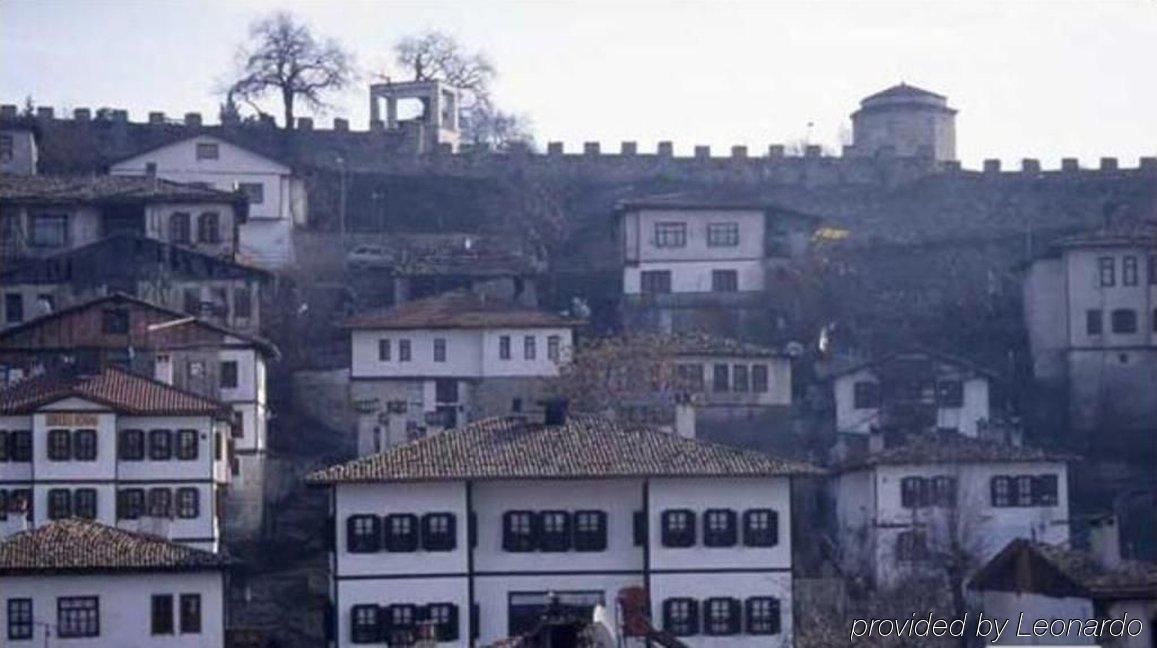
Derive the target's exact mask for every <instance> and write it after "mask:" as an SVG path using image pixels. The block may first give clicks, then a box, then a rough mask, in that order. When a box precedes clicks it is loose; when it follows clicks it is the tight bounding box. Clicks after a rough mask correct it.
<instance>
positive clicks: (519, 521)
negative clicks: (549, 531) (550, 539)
mask: <svg viewBox="0 0 1157 648" xmlns="http://www.w3.org/2000/svg"><path fill="white" fill-rule="evenodd" d="M534 518H535V515H534V513H533V512H531V511H507V512H506V513H503V514H502V548H503V549H504V550H505V551H519V552H522V551H533V550H534V545H535V541H534V540H535V538H534V536H535V533H534V531H535V524H534Z"/></svg>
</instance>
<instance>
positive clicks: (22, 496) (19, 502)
mask: <svg viewBox="0 0 1157 648" xmlns="http://www.w3.org/2000/svg"><path fill="white" fill-rule="evenodd" d="M8 510H9V511H11V512H12V513H15V514H17V515H19V514H21V513H23V514H24V517H25V518H26V519H28V520H29V521H31V520H32V490H31V489H28V488H17V489H16V490H13V491H10V492H9V493H8Z"/></svg>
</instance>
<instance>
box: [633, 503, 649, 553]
mask: <svg viewBox="0 0 1157 648" xmlns="http://www.w3.org/2000/svg"><path fill="white" fill-rule="evenodd" d="M632 522H633V527H634V528H633V529H632V532H633V535H634V538H635V546H636V547H642V546H644V545H646V544H647V513H646V511H635V515H634V517H633V519H632Z"/></svg>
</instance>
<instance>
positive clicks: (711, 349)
mask: <svg viewBox="0 0 1157 648" xmlns="http://www.w3.org/2000/svg"><path fill="white" fill-rule="evenodd" d="M671 342H672V344H673V345H674V347H675V354H676V355H681V356H687V355H710V356H728V357H736V358H739V357H743V358H751V357H757V358H773V357H780V356H782V357H786V354H784V353H782V352H780V351H776V350H775V349H772V348H770V347H765V346H760V345H758V344H752V343H750V342H743V341H742V340H735V339H732V338H724V337H716V336H714V335H707V334H706V333H680V334H677V335H674V336H672V339H671Z"/></svg>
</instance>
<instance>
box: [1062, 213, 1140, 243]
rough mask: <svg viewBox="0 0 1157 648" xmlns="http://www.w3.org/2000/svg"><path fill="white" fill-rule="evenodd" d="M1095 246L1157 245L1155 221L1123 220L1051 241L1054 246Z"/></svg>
mask: <svg viewBox="0 0 1157 648" xmlns="http://www.w3.org/2000/svg"><path fill="white" fill-rule="evenodd" d="M1097 246H1101V247H1104V246H1142V247H1157V221H1151V220H1136V219H1130V220H1123V221H1120V222H1117V223H1112V224H1110V225H1107V226H1104V227H1100V228H1097V229H1094V230H1089V231H1086V232H1082V233H1080V234H1075V235H1073V236H1067V237H1064V238H1061V239H1059V240H1057V241H1056V242H1055V243H1053V247H1054V248H1071V247H1097Z"/></svg>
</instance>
